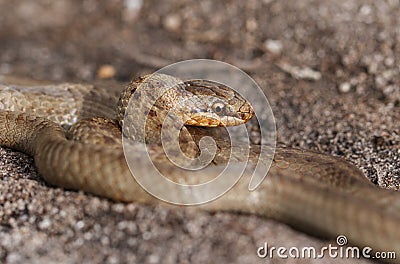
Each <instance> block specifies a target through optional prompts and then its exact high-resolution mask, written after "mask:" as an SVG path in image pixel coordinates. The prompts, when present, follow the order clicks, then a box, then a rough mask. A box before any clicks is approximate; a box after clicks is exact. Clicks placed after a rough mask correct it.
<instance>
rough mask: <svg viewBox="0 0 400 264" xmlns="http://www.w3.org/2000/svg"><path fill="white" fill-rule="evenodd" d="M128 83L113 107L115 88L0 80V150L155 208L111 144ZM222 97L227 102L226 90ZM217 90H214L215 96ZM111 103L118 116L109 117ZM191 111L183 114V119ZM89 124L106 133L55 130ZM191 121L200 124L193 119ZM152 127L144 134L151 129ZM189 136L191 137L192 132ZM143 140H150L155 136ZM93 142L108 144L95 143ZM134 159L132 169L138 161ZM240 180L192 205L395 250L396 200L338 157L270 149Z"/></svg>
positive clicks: (398, 244)
mask: <svg viewBox="0 0 400 264" xmlns="http://www.w3.org/2000/svg"><path fill="white" fill-rule="evenodd" d="M166 78H169V77H168V76H161V77H160V80H159V83H162V82H163V81H165V79H166ZM171 78H172V77H171ZM140 80H141V81H143V78H141V79H140ZM159 83H157V85H158V84H159ZM135 85H137V83H134V82H133V83H131V84H130V85H129V86H128V89H125V90H124V92H122V97H121V99H120V100H119V99H118V98H119V94H120V93H121V89H119V88H115V87H107V88H106V87H102V86H98V85H86V84H69V83H64V84H46V85H34V83H32V82H30V81H27V82H26V81H20V80H18V79H16V80H14V79H13V78H10V77H1V78H0V88H1V90H0V103H1V109H2V110H1V111H0V144H1V145H2V146H5V147H10V148H13V149H16V150H19V151H22V152H25V153H27V154H29V155H32V156H33V157H34V160H35V165H36V167H37V168H38V171H39V173H40V174H41V176H42V177H43V178H44V179H45V181H46V182H48V183H50V184H52V185H54V186H59V187H63V188H66V189H74V190H83V191H85V192H88V193H92V194H95V195H99V196H102V197H106V198H109V199H112V200H115V201H126V202H132V201H133V202H143V203H148V204H156V203H163V202H161V201H159V200H157V199H156V198H154V197H152V196H151V195H149V194H148V193H147V192H145V191H144V190H143V189H142V188H141V187H140V186H139V185H138V184H137V183H136V181H135V180H134V178H133V177H132V175H131V172H130V170H129V169H128V167H127V165H126V160H125V157H124V153H123V151H122V148H121V146H120V138H118V135H119V134H118V133H120V132H119V131H116V130H115V128H116V127H117V128H118V125H117V124H116V121H113V119H114V118H117V119H119V123H120V125H122V121H121V120H123V116H124V109H123V108H124V100H125V101H127V100H129V95H130V94H132V89H133V90H134V88H136V86H135ZM155 86H156V85H155ZM212 89H213V88H212V87H211V90H212ZM201 92H202V91H200V93H201ZM225 92H226V93H229V94H230V98H231V99H232V92H231V91H225ZM225 92H224V91H222V92H221V91H218V93H219V94H220V96H221V97H222V98H223V97H224V93H225ZM190 93H191V92H190V91H189V92H188V94H185V96H187V95H190ZM146 96H149V95H144V96H143V98H142V99H143V100H146ZM150 96H151V95H150ZM238 98H239V99H242V98H241V97H240V96H239V97H238ZM175 99H176V98H175V97H174V95H168V96H167V97H166V99H165V100H164V101H163V102H162V103H161V107H159V108H162V107H168V106H171V104H173V103H174V100H175ZM239 101H240V100H239ZM229 103H233V104H234V106H233V107H234V108H232V109H236V110H237V109H238V107H239V108H240V107H242V108H244V109H245V111H244V113H243V112H242V114H241V115H239V116H238V117H237V119H236V122H238V120H241V119H243V120H244V121H247V119H248V118H250V117H251V115H252V114H251V113H250V112H251V107H250V108H249V106H248V105H247V102H238V101H232V100H231V102H229V100H227V101H223V104H229ZM116 105H118V107H117V108H118V109H119V110H118V111H117V113H116V114H115V106H116ZM222 106H223V105H220V107H222ZM121 109H122V110H121ZM218 109H220V108H218ZM232 109H231V110H232ZM214 111H215V109H214ZM198 112H199V111H190V110H188V113H192V114H193V113H198ZM153 115H154V113H153ZM155 115H156V116H157V113H155ZM92 117H96V118H94V119H95V120H94V121H95V123H94V126H104V127H105V130H104V131H105V132H101V133H100V135H98V134H96V133H93V135H94V136H93V135H91V136H87V135H88V132H87V129H89V131H90V129H91V126H93V123H90V124H89V125H88V126H82V127H81V126H80V125H75V126H73V128H72V129H70V131H74V130H75V134H76V136H68V137H73V138H72V139H71V138H69V139H67V136H66V132H65V130H64V129H63V128H62V126H64V127H65V126H69V125H71V124H73V123H76V122H77V121H78V120H80V119H83V118H92ZM190 120H192V121H191V122H194V121H193V120H196V122H202V121H201V120H199V119H198V118H197V119H196V118H192V119H190ZM232 120H233V119H232ZM232 120H230V121H232ZM203 121H204V120H203ZM225 121H226V122H227V121H228V119H225ZM244 121H243V122H244ZM84 122H85V121H84ZM151 122H152V121H150V123H149V124H148V126H149V127H150V130H151V129H153V128H154V127H155V126H157V125H158V124H157V122H153V123H151ZM204 122H206V123H207V122H208V121H204ZM239 123H240V122H239ZM210 124H212V122H211V123H210ZM109 125H110V126H109ZM206 125H207V124H206ZM214 125H215V124H214ZM154 130H155V134H157V133H158V132H156V128H154ZM204 131H206V132H205V133H207V129H206V130H204V129H202V130H201V133H200V136H202V133H204ZM191 133H192V134H194V135H195V134H196V130H194V132H193V131H191ZM89 134H90V133H89ZM146 137H148V138H146V140H150V141H151V139H152V138H153V137H154V135H146ZM115 138H117V139H116V140H115ZM104 139H105V140H104ZM114 140H115V141H114ZM216 140H217V142H218V143H219V146H220V148H224V147H226V145H225V144H226V143H225V142H224V140H220V141H221V142H219V141H218V139H216ZM100 141H109V142H108V143H107V145H102V144H100V143H99V142H100ZM153 143H154V142H153ZM190 143H193V142H190ZM189 145H190V144H189ZM183 148H185V146H183ZM193 148H194V149H196V145H193V144H192V145H191V146H190V147H189V148H187V150H186V151H188V152H190V151H192V150H193ZM259 150H260V146H259V145H255V144H253V145H251V147H250V159H249V160H250V162H251V161H252V159H257V158H258V155H257V153H258V152H259ZM151 152H152V154H153V155H154V156H155V157H156V159H158V164H159V166H161V167H163V166H164V165H163V164H164V162H165V157H164V156H163V152H164V151H163V149H162V147H160V146H158V144H153V145H152V146H151ZM224 155H225V154H224V152H223V151H222V152H220V153H219V155H218V157H219V159H218V161H217V162H216V163H224V162H226V159H227V157H224ZM134 158H135V159H138V161H139V162H140V159H141V158H142V157H140V156H138V157H134ZM238 158H239V159H240V157H238ZM163 172H164V173H166V174H169V176H170V177H171V179H174V180H178V181H179V177H180V176H179V175H177V174H174V172H173V170H172V169H171V168H170V167H169V166H165V168H163ZM249 177H250V176H249V175H247V174H246V173H245V175H244V176H243V177H242V178H241V179H240V180H239V182H238V183H237V184H236V185H235V186H234V187H233V188H232V189H231V190H230V191H229V192H227V193H226V194H225V195H223V196H222V197H220V198H219V199H217V200H215V201H212V202H210V203H206V204H204V205H201V206H199V207H200V208H203V209H205V210H209V211H216V210H224V211H238V212H243V213H250V214H257V215H260V216H265V217H269V218H274V219H277V220H279V221H282V222H285V223H287V224H290V225H292V226H294V227H295V228H298V229H301V230H304V231H306V232H309V233H312V234H316V235H318V236H323V237H327V238H335V237H337V236H338V235H345V236H346V237H347V238H348V239H349V241H350V243H351V244H355V245H358V246H369V247H371V248H373V250H376V251H395V252H396V253H400V231H398V230H399V229H397V227H398V224H399V223H400V210H399V209H400V201H399V195H398V194H397V193H396V192H394V191H389V190H385V189H381V188H379V187H377V186H375V185H373V184H372V183H370V182H369V181H368V180H367V179H366V178H365V176H364V175H363V174H362V172H361V171H360V170H358V169H357V168H356V167H355V166H353V165H351V164H349V163H348V162H346V161H345V160H343V159H341V158H336V157H333V156H329V155H325V154H321V153H316V152H312V151H306V150H300V149H292V148H276V149H275V156H274V159H273V163H272V166H271V169H270V171H269V173H268V176H267V177H266V179H265V180H264V181H263V182H262V184H261V185H260V187H259V188H258V189H257V190H256V191H254V192H251V193H250V192H249V191H248V182H249ZM391 261H395V260H391Z"/></svg>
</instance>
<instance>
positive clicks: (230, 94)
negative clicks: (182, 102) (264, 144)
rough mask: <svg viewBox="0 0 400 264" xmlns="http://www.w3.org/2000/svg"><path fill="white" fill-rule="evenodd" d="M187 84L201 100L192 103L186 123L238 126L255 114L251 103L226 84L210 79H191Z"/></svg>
mask: <svg viewBox="0 0 400 264" xmlns="http://www.w3.org/2000/svg"><path fill="white" fill-rule="evenodd" d="M185 86H186V88H185V89H186V90H187V91H189V92H191V93H192V94H194V95H195V96H196V99H199V100H200V101H201V103H193V104H192V105H193V107H192V108H191V111H190V114H189V115H188V118H187V120H186V122H185V124H186V125H192V126H207V127H217V126H220V127H225V126H237V125H241V124H244V123H246V122H247V121H248V120H250V119H251V118H252V117H253V116H254V109H253V107H252V106H251V104H250V103H249V102H248V101H247V100H246V99H245V98H243V97H242V96H241V95H240V94H239V93H237V92H236V91H235V90H233V89H231V88H229V87H228V86H226V85H223V84H220V83H217V82H213V81H208V80H190V81H186V82H185Z"/></svg>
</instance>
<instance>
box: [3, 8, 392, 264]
mask: <svg viewBox="0 0 400 264" xmlns="http://www.w3.org/2000/svg"><path fill="white" fill-rule="evenodd" d="M193 58H209V59H216V60H222V61H225V62H228V63H231V64H233V65H236V66H238V67H239V68H241V69H243V70H244V71H246V72H247V73H249V74H250V75H251V76H252V77H253V78H254V79H255V80H256V81H257V82H258V83H259V85H260V86H261V88H262V89H263V90H264V92H265V94H266V95H267V97H268V99H269V100H270V103H271V105H272V108H273V111H274V114H275V117H276V120H277V131H278V141H279V144H284V145H288V146H294V147H302V148H307V149H312V150H317V151H321V152H325V153H330V154H332V155H336V156H341V157H344V158H346V159H347V160H349V161H350V162H352V163H354V164H355V165H357V166H358V167H359V168H360V169H362V170H363V172H364V173H365V174H366V175H367V176H368V177H369V179H370V180H371V181H372V182H374V183H375V184H378V185H380V186H382V187H386V188H392V189H398V188H399V187H398V186H399V181H400V180H399V178H400V164H399V163H400V162H399V160H400V153H399V151H398V149H399V148H400V127H399V119H400V74H399V72H400V64H399V61H400V1H399V0H386V1H383V0H382V1H374V0H337V1H329V0H299V1H290V0H279V1H278V0H259V1H256V0H248V1H240V0H236V1H235V0H222V1H211V0H204V1H196V0H168V1H156V0H143V1H142V0H109V1H105V0H104V1H95V0H85V1H78V0H68V1H67V0H58V1H50V0H36V1H30V0H26V1H24V0H19V1H6V0H0V74H10V75H16V76H21V77H28V78H34V79H41V80H52V81H69V82H72V81H75V82H81V81H84V82H92V81H97V80H99V79H112V80H117V81H119V82H127V81H129V80H130V79H131V78H133V77H136V76H138V75H141V74H143V73H150V72H153V71H155V70H157V69H159V68H160V67H162V66H165V65H168V64H170V63H173V62H177V61H181V60H185V59H193ZM4 151H6V150H3V152H2V156H3V158H2V159H3V160H2V162H3V165H1V166H0V169H1V171H2V172H3V175H8V174H9V173H10V171H17V174H22V175H25V176H23V177H22V178H23V179H28V183H29V184H30V185H32V186H33V187H32V186H31V187H30V188H34V189H35V188H38V190H40V192H38V193H36V192H32V193H31V194H30V196H24V195H23V194H20V192H19V191H18V190H19V189H24V186H25V185H24V184H27V183H26V182H25V181H24V180H20V181H18V180H13V181H11V180H9V179H8V178H7V179H6V178H2V180H3V182H2V184H1V189H0V201H1V202H2V204H6V205H7V206H8V207H7V206H5V207H4V208H3V209H0V217H1V218H2V219H1V222H0V235H1V236H0V237H3V238H5V239H4V240H3V242H0V262H1V261H2V260H5V261H7V262H9V263H14V262H15V263H20V262H26V261H27V260H32V259H35V258H36V259H41V260H49V259H53V260H54V259H58V260H60V261H61V260H63V261H62V262H64V261H65V259H66V258H67V259H68V258H71V256H72V255H71V254H72V252H73V256H74V259H75V261H77V262H81V261H83V262H92V261H94V262H100V261H106V262H110V263H113V261H114V262H115V263H117V262H119V261H129V260H132V259H133V260H134V262H135V261H136V262H138V263H144V262H146V263H157V262H159V261H160V260H165V261H166V262H170V263H174V262H176V261H178V262H182V263H187V262H190V261H193V260H197V261H198V262H203V261H204V262H207V261H206V259H207V258H205V257H206V256H207V255H209V256H213V258H214V260H216V262H218V261H220V262H227V261H229V262H233V263H234V262H237V263H246V262H247V263H250V262H252V263H254V261H256V260H258V259H257V257H256V255H255V250H256V248H257V247H258V246H260V245H261V244H262V243H263V242H264V241H265V240H266V239H267V238H269V239H270V241H271V242H272V243H273V244H274V243H275V244H276V245H278V246H279V245H285V243H295V244H296V243H297V244H299V245H304V244H306V245H309V244H310V243H311V244H313V243H314V244H315V243H316V244H318V243H320V242H319V240H316V239H315V238H310V237H308V236H305V235H303V234H301V233H297V232H295V231H293V230H291V229H290V228H288V227H286V226H285V225H281V224H279V223H275V222H273V221H268V220H265V219H261V218H257V217H250V216H237V215H232V214H217V215H209V214H204V213H191V212H190V210H189V213H188V212H186V211H185V212H184V213H182V212H180V211H178V212H176V211H172V212H171V211H168V210H167V211H166V209H163V208H147V207H141V206H138V207H135V206H134V208H133V209H132V208H130V207H128V208H125V207H124V206H126V205H114V204H112V203H109V202H108V201H105V200H101V199H98V198H93V197H90V196H89V197H88V196H83V195H82V194H77V193H68V192H67V193H65V192H63V191H60V190H58V191H54V190H52V188H48V187H45V186H44V183H43V181H42V180H41V179H40V178H39V177H38V176H37V175H36V176H35V170H34V169H33V167H32V161H31V160H29V159H27V158H26V156H16V155H20V154H16V153H15V152H10V151H6V152H4ZM16 157H17V158H16ZM21 157H22V158H21ZM21 159H22V160H23V159H27V161H26V163H24V164H25V165H23V166H25V167H24V169H22V170H20V169H16V168H14V169H12V167H11V169H10V166H12V165H11V162H7V161H9V160H14V161H15V160H21ZM32 175H34V176H32ZM24 177H25V178H24ZM29 179H30V180H32V179H33V183H32V181H30V182H29ZM15 186H17V187H15ZM18 186H19V187H18ZM10 191H13V193H14V195H13V196H10V195H8V196H7V195H4V193H7V192H10ZM54 192H55V193H54ZM1 193H3V196H1ZM33 193H35V194H33ZM43 193H44V194H43ZM42 195H44V196H42ZM32 197H33V198H32ZM60 199H61V200H60ZM35 201H36V202H35ZM44 201H54V204H53V205H52V206H54V208H59V207H61V208H69V209H65V210H66V212H67V215H69V217H64V218H63V217H61V218H57V217H58V215H59V214H58V213H52V209H54V208H52V207H50V208H48V209H46V210H43V205H42V203H43V202H44ZM93 203H94V205H93ZM21 204H22V205H21ZM32 204H34V205H35V204H36V206H33V207H32V206H31V205H32ZM30 206H31V207H30ZM40 206H42V207H40ZM48 206H50V205H48ZM118 206H121V207H122V208H124V209H121V208H119V207H118ZM7 208H8V209H7ZM37 208H42V209H37ZM79 208H81V209H79ZM82 208H83V209H82ZM93 208H96V209H93ZM118 208H119V209H118ZM54 210H55V209H54ZM125 211H126V212H125ZM171 214H172V216H171ZM55 215H57V217H56V218H55ZM166 215H168V217H166ZM100 217H101V218H102V219H103V220H101V221H100V222H99V218H100ZM27 219H28V220H27ZM31 219H33V220H31ZM46 219H56V220H49V221H50V224H49V222H48V221H45V220H46ZM128 219H129V221H133V222H136V223H140V222H142V223H144V224H143V226H141V225H140V224H135V225H134V226H135V227H134V228H133V229H134V231H132V230H131V229H129V228H131V227H130V225H128V224H127V223H128V222H129V221H128ZM146 219H147V220H146ZM168 219H172V220H168ZM198 219H201V220H198ZM43 221H45V222H43ZM79 221H81V222H79ZM121 221H122V222H123V223H124V224H121ZM199 221H200V222H199ZM77 223H80V224H79V225H78V224H77ZM96 223H97V225H98V226H97V227H96ZM129 223H130V222H129ZM48 225H49V226H48ZM77 225H78V226H77ZM82 225H83V226H82ZM54 226H57V228H55V227H54ZM182 226H184V227H183V228H182ZM128 227H129V228H128ZM52 228H53V229H52ZM54 228H55V229H54ZM107 228H108V229H107ZM121 228H122V230H125V229H124V228H128V229H129V230H130V231H129V232H128V231H126V230H125V231H126V232H125V231H123V232H122V234H121V235H120V236H119V237H117V235H116V234H119V233H118V232H119V231H118V230H120V229H121ZM24 230H25V231H24ZM26 230H29V232H27V231H26ZM63 230H64V231H63ZM65 230H66V231H65ZM71 230H72V231H71ZM232 230H234V231H232ZM276 230H279V232H277V231H276ZM69 231H71V232H72V235H70V236H69V237H67V238H65V232H69ZM146 232H147V233H146ZM85 234H86V236H85ZM88 234H91V235H88ZM149 234H150V235H149ZM146 235H147V236H146ZM126 236H128V238H127V237H126ZM143 237H144V239H143ZM18 238H19V240H18ZM7 239H8V240H7ZM37 239H39V240H37ZM129 239H133V240H129ZM4 241H6V242H4ZM7 241H8V242H7ZM10 241H19V242H15V243H14V244H13V243H12V242H10ZM45 241H51V242H45ZM107 241H108V242H107ZM126 241H128V242H129V241H131V242H132V241H133V242H132V243H131V244H129V243H130V242H129V243H128V244H126V243H127V242H126ZM167 241H168V242H167ZM32 245H33V246H32ZM64 245H65V247H64ZM82 246H83V247H82ZM51 248H53V249H52V250H50V249H51ZM127 252H129V253H127ZM153 253H154V254H153ZM129 254H132V255H129ZM39 257H40V258H39ZM262 261H263V263H268V262H267V261H266V260H262ZM282 261H283V260H282ZM354 261H356V260H354ZM274 263H280V262H279V260H277V262H274ZM282 263H285V261H283V262H282ZM300 263H301V262H300ZM307 263H310V262H307ZM325 263H329V262H325ZM355 263H359V262H355Z"/></svg>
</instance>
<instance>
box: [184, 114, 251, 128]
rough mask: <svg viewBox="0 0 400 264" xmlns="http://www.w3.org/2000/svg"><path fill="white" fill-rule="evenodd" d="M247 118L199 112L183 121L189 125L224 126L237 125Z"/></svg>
mask: <svg viewBox="0 0 400 264" xmlns="http://www.w3.org/2000/svg"><path fill="white" fill-rule="evenodd" d="M247 120H248V119H242V118H239V117H234V116H218V115H216V114H213V113H208V115H204V113H203V114H199V115H194V116H192V117H191V118H190V119H189V120H187V121H186V122H185V125H189V126H204V127H226V126H237V125H241V124H244V123H245V122H246V121H247Z"/></svg>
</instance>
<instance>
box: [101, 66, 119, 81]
mask: <svg viewBox="0 0 400 264" xmlns="http://www.w3.org/2000/svg"><path fill="white" fill-rule="evenodd" d="M115 73H116V70H115V68H114V66H112V65H110V64H105V65H102V66H101V67H100V68H99V70H98V71H97V77H99V78H100V79H111V78H113V77H114V76H115Z"/></svg>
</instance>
